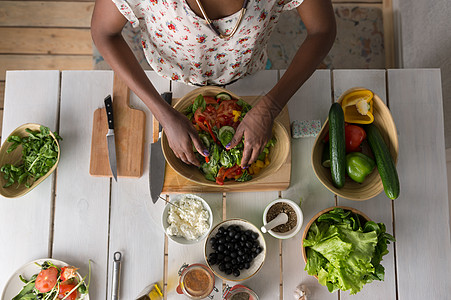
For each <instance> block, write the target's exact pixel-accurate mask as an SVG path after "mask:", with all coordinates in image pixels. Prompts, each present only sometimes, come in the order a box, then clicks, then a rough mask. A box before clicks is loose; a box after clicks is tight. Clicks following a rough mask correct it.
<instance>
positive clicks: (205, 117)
mask: <svg viewBox="0 0 451 300" xmlns="http://www.w3.org/2000/svg"><path fill="white" fill-rule="evenodd" d="M194 121H195V123H196V124H199V123H200V124H204V122H205V121H207V122H208V123H209V124H210V125H211V126H212V127H213V126H215V125H216V109H215V108H214V106H213V105H207V107H206V108H205V110H204V111H202V108H198V109H197V110H196V111H195V112H194ZM199 126H200V125H199ZM200 127H201V128H202V126H200ZM202 129H204V128H202ZM205 131H207V130H205Z"/></svg>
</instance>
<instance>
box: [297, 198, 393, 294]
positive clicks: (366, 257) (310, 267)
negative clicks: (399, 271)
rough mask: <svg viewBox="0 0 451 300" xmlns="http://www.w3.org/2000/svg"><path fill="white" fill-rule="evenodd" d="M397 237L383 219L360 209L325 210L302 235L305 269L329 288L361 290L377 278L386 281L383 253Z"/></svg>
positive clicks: (352, 292) (356, 291)
mask: <svg viewBox="0 0 451 300" xmlns="http://www.w3.org/2000/svg"><path fill="white" fill-rule="evenodd" d="M390 241H392V242H394V241H395V239H394V237H393V236H392V235H390V234H388V233H386V228H385V225H384V224H383V223H376V222H373V221H371V220H370V218H368V217H367V216H366V215H365V214H364V213H362V212H360V211H358V210H357V209H354V208H350V207H344V206H336V207H330V208H327V209H325V210H322V211H321V212H319V213H318V214H316V215H315V216H314V217H313V218H312V219H311V220H310V222H309V223H308V224H307V226H306V228H305V230H304V234H303V237H302V256H303V258H304V261H305V263H306V265H305V270H306V271H307V273H308V274H309V275H313V276H315V277H316V278H317V279H318V282H319V283H320V284H321V285H324V286H326V287H327V289H328V290H329V292H331V293H332V292H335V291H337V290H342V291H347V290H349V291H350V294H351V295H352V294H356V293H358V292H359V291H360V290H361V289H362V288H363V286H364V285H365V284H367V283H370V282H372V281H373V280H378V281H383V280H384V275H385V269H384V267H383V266H382V265H381V261H382V257H383V256H384V255H386V254H388V250H387V245H388V244H389V243H390Z"/></svg>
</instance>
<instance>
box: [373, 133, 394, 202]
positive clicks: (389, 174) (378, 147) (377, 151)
mask: <svg viewBox="0 0 451 300" xmlns="http://www.w3.org/2000/svg"><path fill="white" fill-rule="evenodd" d="M365 131H366V136H367V139H368V144H369V145H370V148H371V150H372V151H373V154H374V158H375V159H376V165H377V170H378V171H379V175H380V176H381V179H382V185H383V186H384V191H385V194H386V195H387V197H388V198H390V199H392V200H394V199H396V198H398V197H399V190H400V186H399V178H398V171H397V170H396V166H395V163H394V161H393V158H392V156H391V154H390V151H389V150H388V147H387V145H386V144H385V142H384V139H383V138H382V135H381V133H380V132H379V129H377V127H376V125H374V124H370V125H368V126H366V127H365Z"/></svg>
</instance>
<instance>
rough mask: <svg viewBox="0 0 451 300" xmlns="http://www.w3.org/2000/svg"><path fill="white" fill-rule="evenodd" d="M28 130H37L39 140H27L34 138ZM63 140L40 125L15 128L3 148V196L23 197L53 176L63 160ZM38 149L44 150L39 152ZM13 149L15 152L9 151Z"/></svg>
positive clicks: (0, 185) (0, 178)
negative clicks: (61, 143) (60, 142)
mask: <svg viewBox="0 0 451 300" xmlns="http://www.w3.org/2000/svg"><path fill="white" fill-rule="evenodd" d="M27 130H31V131H33V132H34V133H33V134H34V135H35V136H36V138H30V139H28V140H27V141H26V140H23V138H26V137H29V135H30V133H29V132H28V131H27ZM41 130H45V131H46V133H42V131H41ZM47 130H48V132H47ZM21 139H22V142H21V143H20V144H19V141H20V140H21ZM59 139H60V137H59V136H58V135H57V134H54V133H53V132H51V131H50V130H49V129H48V128H47V127H45V126H42V125H39V124H32V123H28V124H24V125H21V126H19V127H17V128H16V129H14V131H13V132H12V133H11V134H10V135H9V136H8V138H7V139H6V140H5V142H4V143H3V145H2V146H1V148H0V169H1V172H0V173H1V174H0V194H1V195H2V196H3V197H6V198H17V197H21V196H23V195H25V194H27V193H28V192H30V191H31V190H32V189H34V188H35V187H36V186H38V185H39V184H40V183H41V182H42V181H44V180H45V179H46V178H47V177H49V176H50V174H52V173H53V171H55V169H56V167H57V165H58V162H59V159H60V152H61V151H60V146H59V143H58V140H59ZM24 143H25V144H26V145H27V146H26V148H27V149H29V150H27V151H26V152H27V154H24V153H23V151H22V150H23V145H24ZM11 147H12V148H11ZM14 147H15V148H14ZM38 147H41V148H39V152H38V151H37V150H36V149H38ZM10 148H11V150H12V151H9V152H8V149H10ZM44 150H45V153H44ZM38 153H39V154H38ZM41 154H42V155H41ZM11 166H14V167H11ZM25 168H26V169H28V172H26V171H25ZM27 175H28V176H27Z"/></svg>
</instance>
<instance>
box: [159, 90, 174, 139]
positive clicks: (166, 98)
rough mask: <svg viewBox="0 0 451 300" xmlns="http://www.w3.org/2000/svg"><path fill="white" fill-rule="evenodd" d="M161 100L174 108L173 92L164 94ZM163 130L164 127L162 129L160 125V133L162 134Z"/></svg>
mask: <svg viewBox="0 0 451 300" xmlns="http://www.w3.org/2000/svg"><path fill="white" fill-rule="evenodd" d="M161 98H163V100H164V101H166V103H167V104H169V105H171V106H172V92H164V93H163V94H161ZM161 129H163V127H161V124H158V132H161Z"/></svg>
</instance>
